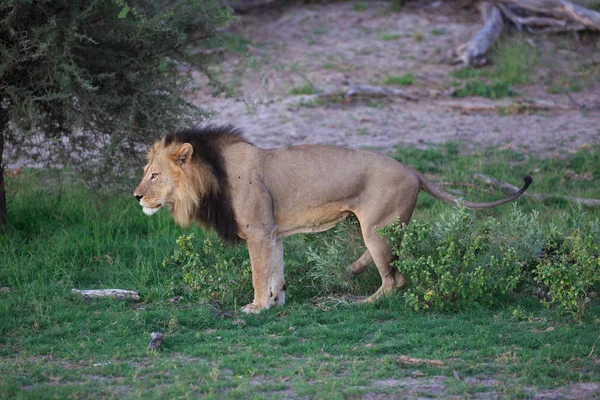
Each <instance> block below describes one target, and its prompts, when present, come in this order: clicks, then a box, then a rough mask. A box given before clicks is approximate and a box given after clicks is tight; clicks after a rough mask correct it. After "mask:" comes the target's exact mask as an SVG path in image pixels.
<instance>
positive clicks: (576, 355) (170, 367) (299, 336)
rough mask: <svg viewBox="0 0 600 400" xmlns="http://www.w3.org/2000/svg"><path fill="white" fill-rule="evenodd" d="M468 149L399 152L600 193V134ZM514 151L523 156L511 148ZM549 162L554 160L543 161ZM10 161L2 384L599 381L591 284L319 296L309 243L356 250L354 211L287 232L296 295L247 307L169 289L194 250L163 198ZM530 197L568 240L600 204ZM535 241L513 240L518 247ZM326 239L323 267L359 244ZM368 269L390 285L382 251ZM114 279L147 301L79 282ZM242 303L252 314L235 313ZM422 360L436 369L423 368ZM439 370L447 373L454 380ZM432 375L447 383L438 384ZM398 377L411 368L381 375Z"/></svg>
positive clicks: (236, 391)
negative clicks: (149, 202) (576, 311)
mask: <svg viewBox="0 0 600 400" xmlns="http://www.w3.org/2000/svg"><path fill="white" fill-rule="evenodd" d="M457 149H459V148H457V146H456V145H445V146H442V147H435V146H431V147H429V148H428V149H427V150H419V149H416V148H410V147H403V148H401V149H399V151H398V153H397V154H396V155H397V157H398V158H400V159H402V160H403V161H404V162H405V163H407V164H409V165H414V166H418V167H419V168H420V169H422V170H425V171H427V172H428V173H430V174H436V175H437V176H439V177H440V180H443V181H446V182H466V181H468V180H469V178H470V177H471V176H472V174H473V173H474V172H482V173H485V174H488V175H491V176H493V177H495V178H498V179H501V180H504V181H510V182H513V183H517V182H515V181H514V180H516V177H518V176H522V175H524V174H526V173H532V174H533V175H534V180H535V182H534V184H533V186H532V187H531V188H530V190H535V191H537V192H538V193H550V192H555V193H558V194H569V195H572V196H577V197H592V198H600V185H599V184H598V183H599V182H598V179H600V151H598V148H597V147H591V148H589V149H586V150H583V149H582V150H580V151H578V152H577V153H575V154H568V155H567V156H565V157H553V158H545V159H538V158H536V157H535V156H531V157H529V158H527V159H525V160H523V156H522V154H519V153H516V152H511V151H499V150H498V149H497V148H492V149H480V150H479V151H478V152H477V153H472V154H464V153H463V152H461V151H457ZM515 161H520V162H519V163H518V165H513V163H514V162H515ZM535 168H539V169H540V172H533V170H534V169H535ZM567 169H572V170H574V171H576V172H577V173H584V172H591V173H593V175H594V180H593V181H591V182H588V181H576V180H566V179H564V171H565V170H567ZM7 179H8V182H7V183H8V186H7V188H8V190H9V192H11V193H12V194H11V197H12V201H11V205H12V206H11V207H10V208H9V223H8V224H7V226H6V228H5V233H4V234H2V235H0V249H1V251H0V398H31V397H35V398H98V397H105V398H111V397H112V398H115V397H118V398H131V397H144V398H155V397H160V398H181V397H191V398H198V397H207V398H216V397H222V398H233V397H243V398H265V397H294V398H336V397H349V398H353V397H361V396H362V397H364V396H371V395H372V394H374V393H375V394H378V395H379V396H381V397H383V396H389V397H394V396H397V395H398V385H404V384H405V383H406V384H409V385H411V384H412V383H417V384H419V383H420V386H419V387H418V388H415V390H423V391H424V392H419V393H420V395H421V396H424V395H429V393H430V392H428V391H427V390H428V389H427V387H437V388H439V387H441V386H445V387H446V388H445V389H440V390H441V392H435V393H431V394H430V397H452V396H454V397H464V398H468V397H485V396H489V394H490V393H491V392H490V388H489V386H488V385H487V383H486V382H488V381H489V379H494V380H495V381H498V382H510V384H509V385H504V386H503V388H502V395H504V396H505V397H510V398H520V397H522V398H527V397H532V396H533V395H534V392H532V390H544V393H546V394H547V393H553V394H554V395H556V396H558V397H560V396H563V397H564V396H565V395H566V394H568V393H569V392H568V390H578V391H579V390H581V391H583V390H584V389H585V387H590V386H593V385H579V386H578V385H576V384H578V383H585V382H599V381H600V369H599V368H598V364H597V363H598V356H597V350H598V329H597V328H598V321H597V318H598V315H600V303H599V302H598V299H597V298H593V296H591V293H590V292H588V294H589V295H590V298H591V300H592V301H591V304H590V305H589V306H588V307H586V310H585V313H584V315H583V318H582V320H581V321H577V322H576V323H573V321H572V320H571V319H568V318H563V317H562V316H561V315H559V314H558V313H555V312H553V311H552V310H548V309H546V308H545V307H543V306H541V305H540V303H539V301H538V300H537V299H536V298H533V297H532V296H530V290H529V289H530V288H529V287H527V286H525V285H524V286H523V288H522V289H523V290H521V291H520V293H518V294H516V295H515V296H511V298H510V299H509V300H508V301H506V302H503V304H502V306H501V307H494V308H488V307H485V308H483V307H482V308H480V307H469V308H468V309H465V310H461V311H460V312H454V313H445V312H436V311H431V310H430V311H428V312H425V313H423V312H419V313H415V312H411V310H409V309H408V308H407V307H405V306H404V299H403V298H402V297H401V294H402V291H401V290H399V291H398V292H397V294H396V295H394V296H390V297H389V298H386V299H384V300H382V301H380V302H377V303H375V304H362V305H348V303H349V302H348V301H347V300H344V299H339V296H338V297H337V298H336V297H331V296H330V297H327V298H326V299H325V300H321V301H318V302H317V304H314V303H313V296H315V295H316V294H318V293H315V290H314V288H315V287H316V286H317V285H319V284H320V283H319V282H314V283H312V282H311V281H310V280H309V279H307V278H306V277H307V276H308V270H309V269H310V268H312V267H313V266H312V263H311V262H309V261H308V259H307V258H308V256H307V247H308V245H310V246H311V247H313V248H314V249H317V246H322V247H319V249H321V248H323V249H324V248H325V242H327V241H334V240H342V239H344V240H345V239H348V240H349V241H348V242H347V243H353V240H357V253H356V255H358V254H360V252H361V247H360V243H359V242H360V241H359V240H358V239H357V238H356V236H355V235H356V232H355V231H353V230H352V229H353V228H352V225H350V226H349V227H348V230H347V231H346V232H344V231H342V230H340V231H338V232H336V231H334V230H330V231H328V232H323V233H319V234H315V235H294V236H292V237H289V238H286V239H285V241H284V242H285V243H284V246H285V262H286V282H287V286H288V289H287V292H288V295H289V296H287V299H286V303H287V304H286V305H285V306H284V307H276V308H273V309H271V310H267V311H265V312H263V313H261V314H260V315H257V316H254V315H252V316H247V315H244V314H241V313H240V311H239V306H240V305H242V304H243V303H242V300H240V301H239V302H238V304H237V305H235V306H234V305H231V306H227V307H226V309H225V311H227V312H215V310H214V308H213V307H210V306H208V305H206V304H198V303H199V302H198V300H197V298H196V297H195V296H183V299H181V300H180V301H179V302H178V303H171V302H169V301H167V300H168V299H170V298H171V297H173V295H174V294H181V293H180V292H174V291H173V290H174V289H173V288H174V286H175V288H176V289H177V290H181V289H180V288H181V287H182V286H183V285H185V282H184V280H183V273H182V270H181V269H180V268H177V267H173V266H170V264H168V265H167V267H166V268H165V267H164V266H163V264H162V263H163V260H165V258H167V259H168V258H169V256H171V255H172V253H173V250H174V247H175V241H176V239H177V238H178V237H179V236H180V235H181V234H182V231H181V229H180V228H178V227H177V226H176V225H175V224H174V223H173V221H172V218H171V217H170V215H169V213H168V212H167V211H166V210H165V211H159V212H158V213H157V214H156V215H154V216H152V217H151V218H148V217H146V216H144V215H143V214H142V212H141V210H140V207H139V205H138V204H137V203H136V202H135V201H134V199H132V198H131V197H132V196H131V195H130V194H123V193H122V194H118V193H117V194H115V193H110V194H107V195H106V196H102V197H101V198H100V197H99V196H96V197H95V196H92V195H91V193H90V191H89V190H87V189H86V188H85V186H83V185H81V183H80V182H79V181H78V180H77V177H76V175H75V174H73V173H70V172H68V171H64V170H63V171H62V172H60V173H58V172H55V171H48V170H45V171H38V170H27V169H26V170H24V171H23V173H22V174H21V175H19V176H17V177H7ZM74 181H75V182H74ZM462 189H463V190H467V191H468V192H467V193H466V194H465V198H468V199H470V200H473V201H479V200H491V199H494V198H498V197H499V195H500V194H499V193H497V192H492V193H489V192H488V190H487V188H486V187H477V186H476V185H472V186H469V187H468V188H462ZM517 208H518V209H519V210H523V212H524V213H525V215H526V216H531V215H530V214H531V210H532V209H538V210H539V217H538V218H537V221H538V224H539V225H541V226H542V227H543V228H544V230H545V231H546V232H547V228H546V227H547V226H548V225H554V226H556V228H555V229H554V230H553V231H552V232H554V233H552V237H553V238H554V239H553V240H554V242H555V243H556V246H555V247H551V246H550V247H549V246H548V245H545V246H542V247H543V249H544V252H545V254H546V255H549V254H557V248H560V247H559V246H562V245H563V242H564V240H565V235H564V233H563V232H571V231H573V230H574V229H579V230H580V232H581V233H582V234H583V233H584V232H591V231H592V228H590V227H593V221H594V220H596V219H598V218H600V209H598V208H597V207H596V208H588V209H586V213H583V214H581V215H579V214H578V213H577V210H575V209H574V207H572V205H571V204H569V203H568V202H564V201H558V200H547V201H543V202H542V201H534V200H532V199H529V198H527V197H525V198H522V199H520V200H519V201H518V202H517ZM450 210H452V208H451V206H449V205H448V204H444V203H441V202H439V201H435V200H431V196H429V195H427V194H423V195H422V196H420V198H419V201H418V203H417V208H416V209H415V213H414V217H413V222H418V223H426V222H430V223H432V224H435V223H436V222H439V221H440V215H441V214H446V213H448V212H449V211H450ZM513 212H514V211H513V210H512V207H510V206H509V205H504V206H501V207H496V208H494V209H490V210H480V211H477V212H475V214H474V215H475V218H474V222H473V224H474V225H477V224H481V223H484V222H485V221H486V220H488V219H489V218H490V217H493V218H495V219H497V220H498V221H499V222H503V221H508V220H509V219H511V215H512V213H513ZM576 214H577V215H576ZM574 215H576V217H575V218H571V217H572V216H574ZM434 226H435V225H434ZM507 226H510V224H509V225H507ZM519 226H521V227H526V226H527V224H524V225H519ZM519 226H518V227H517V228H516V229H518V230H523V229H524V228H519ZM594 229H595V228H594ZM503 232H504V233H502V232H500V231H499V230H496V231H495V237H499V238H501V237H502V236H504V237H506V238H507V239H511V238H512V235H510V230H509V229H507V230H505V231H503ZM184 233H185V235H189V234H190V233H193V234H194V237H195V239H193V241H192V243H193V244H194V245H195V246H196V248H195V250H194V251H195V252H196V253H198V254H200V255H201V256H202V257H204V254H203V248H202V247H201V245H202V243H203V240H204V233H203V232H202V231H201V230H199V229H198V228H196V227H190V228H189V229H188V230H186V231H185V232H184ZM333 233H336V235H337V236H336V235H333ZM351 234H352V235H353V236H352V237H350V236H348V237H347V238H346V237H345V236H344V235H351ZM519 237H521V235H520V234H519V235H516V238H519ZM530 237H533V236H530ZM503 240H505V239H499V241H500V242H501V241H503ZM524 241H525V240H524ZM342 243H344V242H342ZM523 245H525V246H526V245H527V243H523ZM242 250H243V248H242ZM317 250H318V249H317ZM219 251H220V250H219ZM237 251H240V249H238V248H230V247H224V248H223V249H222V252H223V253H222V257H224V258H229V259H231V258H232V257H233V253H235V252H237ZM523 251H524V250H517V253H518V254H519V257H522V253H523ZM534 251H535V250H533V251H532V252H534ZM215 252H217V250H215ZM592 254H593V253H592ZM538 255H539V253H538ZM240 257H242V256H240ZM243 257H245V256H243ZM322 257H323V258H324V259H323V268H324V271H325V270H328V271H334V270H335V269H336V268H337V269H343V268H344V267H345V265H346V263H347V262H348V263H349V262H352V261H354V260H355V258H354V257H355V254H349V255H348V259H347V260H345V259H344V260H338V259H335V260H334V259H329V260H327V259H326V257H327V256H326V255H325V254H324V255H323V256H322ZM523 261H526V260H523ZM327 262H328V263H329V264H328V265H327ZM527 268H533V267H532V264H531V263H528V266H527ZM366 274H370V275H371V277H372V278H373V280H372V282H373V284H374V285H375V289H376V287H377V286H378V284H379V283H380V281H379V277H378V274H377V271H376V269H375V268H373V267H371V270H370V271H369V272H367V273H366ZM354 279H355V280H356V278H354ZM359 279H363V276H361V277H360V278H359ZM525 279H529V277H528V275H527V273H524V274H523V280H525ZM524 283H525V284H526V283H527V282H524ZM352 284H353V285H356V284H357V283H356V282H355V281H353V282H352ZM111 287H117V288H123V289H132V290H137V291H139V292H140V295H141V297H142V302H141V303H134V304H132V303H127V302H120V301H115V300H110V299H105V300H98V301H83V300H80V299H77V298H75V297H73V296H72V295H71V293H70V291H71V289H72V288H80V289H100V288H111ZM355 287H356V286H354V287H353V288H352V290H354V288H355ZM365 287H366V286H365ZM358 290H362V288H359V289H358ZM365 293H368V294H372V293H373V289H372V288H369V289H365ZM352 302H354V300H352ZM324 310H327V311H324ZM230 314H231V317H230V316H229V315H230ZM233 318H242V319H243V320H244V321H246V322H247V325H246V326H245V327H244V326H243V325H240V324H236V325H234V324H232V321H233ZM155 331H161V332H163V333H165V336H166V338H167V339H166V341H165V343H164V344H163V347H162V350H161V351H159V352H157V353H150V354H148V353H147V352H146V346H147V345H148V340H149V337H150V333H151V332H155ZM594 349H595V350H594ZM592 350H593V351H592ZM399 355H406V356H408V357H414V358H422V359H428V360H429V359H438V360H441V361H443V362H444V364H445V366H444V367H435V366H430V365H427V364H421V365H419V366H412V365H406V364H403V363H401V362H399V361H398V356H399ZM416 368H418V369H419V371H421V372H422V373H423V374H424V375H425V376H423V377H417V378H416V379H415V377H414V376H413V373H414V371H415V369H416ZM455 372H456V374H455ZM440 375H446V376H447V380H446V381H445V382H443V385H439V382H440V379H441V378H440ZM454 375H459V376H460V377H461V379H460V380H456V379H454V378H453V376H454ZM482 377H483V378H482ZM482 379H483V380H482ZM433 381H435V382H437V383H436V384H435V385H431V384H430V383H431V382H433ZM484 381H485V382H484ZM389 382H395V383H397V384H395V385H394V386H388V385H382V383H389ZM435 382H434V383H435ZM482 382H483V383H486V384H482ZM532 388H537V389H532ZM553 388H555V389H553ZM411 390H412V387H411ZM546 390H548V391H546ZM415 393H416V392H415ZM570 393H572V392H570ZM590 396H592V397H593V394H592V395H590Z"/></svg>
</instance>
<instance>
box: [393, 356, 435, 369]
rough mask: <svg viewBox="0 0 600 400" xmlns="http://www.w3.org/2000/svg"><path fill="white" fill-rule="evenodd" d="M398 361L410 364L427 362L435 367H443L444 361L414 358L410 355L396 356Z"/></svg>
mask: <svg viewBox="0 0 600 400" xmlns="http://www.w3.org/2000/svg"><path fill="white" fill-rule="evenodd" d="M396 361H398V362H400V363H403V364H408V365H418V364H427V365H431V366H434V367H443V366H444V363H443V362H442V361H440V360H427V359H425V358H412V357H408V356H398V357H396Z"/></svg>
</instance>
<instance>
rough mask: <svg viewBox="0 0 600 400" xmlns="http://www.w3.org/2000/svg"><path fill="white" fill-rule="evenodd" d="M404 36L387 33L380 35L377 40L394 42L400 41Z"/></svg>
mask: <svg viewBox="0 0 600 400" xmlns="http://www.w3.org/2000/svg"><path fill="white" fill-rule="evenodd" d="M401 37H402V36H401V35H399V34H397V33H385V34H381V35H378V36H377V38H378V39H379V40H383V41H394V40H398V39H400V38H401Z"/></svg>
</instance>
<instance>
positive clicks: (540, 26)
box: [452, 0, 600, 66]
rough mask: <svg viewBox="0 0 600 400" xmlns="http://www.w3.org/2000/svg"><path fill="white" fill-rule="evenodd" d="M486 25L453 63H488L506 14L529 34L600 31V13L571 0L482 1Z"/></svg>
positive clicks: (457, 51)
mask: <svg viewBox="0 0 600 400" xmlns="http://www.w3.org/2000/svg"><path fill="white" fill-rule="evenodd" d="M479 7H480V12H481V15H482V18H483V27H482V28H481V29H480V30H479V31H478V32H477V33H475V35H474V36H473V37H472V38H471V40H469V41H468V42H467V43H465V44H463V45H462V46H460V47H459V48H458V49H456V50H455V54H456V57H455V58H453V59H452V63H453V64H463V65H467V66H472V65H482V64H485V63H486V61H487V60H486V59H485V54H486V53H487V51H488V50H489V48H490V47H491V45H492V44H493V43H494V42H495V41H496V40H497V39H498V37H499V36H500V34H501V32H502V27H503V23H504V22H503V17H504V18H506V20H507V21H510V22H511V23H512V24H514V25H515V27H516V28H517V30H519V31H522V30H523V29H526V30H527V31H528V32H529V33H533V34H540V33H554V32H578V31H582V30H586V29H589V30H593V31H600V12H597V11H594V10H590V9H588V8H585V7H582V6H580V5H577V4H573V3H572V2H570V1H568V0H488V1H484V2H481V3H479Z"/></svg>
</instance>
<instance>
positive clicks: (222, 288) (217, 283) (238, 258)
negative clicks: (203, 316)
mask: <svg viewBox="0 0 600 400" xmlns="http://www.w3.org/2000/svg"><path fill="white" fill-rule="evenodd" d="M193 240H194V234H190V235H182V236H180V237H179V238H178V239H177V241H176V246H177V248H176V249H175V251H174V252H173V255H172V256H171V257H169V258H168V259H165V260H164V261H163V267H165V268H170V267H173V266H174V267H176V268H180V269H181V270H182V271H183V274H184V275H183V280H184V281H185V282H186V283H187V284H188V285H189V288H190V290H191V291H192V293H194V294H195V295H197V296H198V297H199V298H201V299H203V300H207V301H212V302H214V303H216V304H218V305H220V306H224V305H227V306H232V305H233V306H234V305H235V304H236V303H237V302H244V301H246V302H249V301H251V300H252V298H251V295H252V280H251V268H250V261H249V257H248V251H247V250H246V247H245V246H239V247H235V248H233V249H228V248H227V247H226V245H225V244H223V242H222V241H220V240H219V239H218V238H217V237H216V236H215V235H207V236H206V238H205V239H204V241H203V243H202V249H201V250H200V252H199V251H197V250H196V248H195V247H194V245H193Z"/></svg>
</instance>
